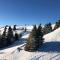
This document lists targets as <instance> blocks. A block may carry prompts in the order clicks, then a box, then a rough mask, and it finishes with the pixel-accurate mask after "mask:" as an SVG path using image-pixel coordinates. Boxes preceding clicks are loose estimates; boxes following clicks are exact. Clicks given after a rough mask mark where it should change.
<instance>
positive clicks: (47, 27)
mask: <svg viewBox="0 0 60 60" xmlns="http://www.w3.org/2000/svg"><path fill="white" fill-rule="evenodd" d="M51 31H52V26H51V23H48V24H45V26H44V28H43V33H44V34H47V33H50V32H51Z"/></svg>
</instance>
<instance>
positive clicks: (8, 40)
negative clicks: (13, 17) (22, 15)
mask: <svg viewBox="0 0 60 60" xmlns="http://www.w3.org/2000/svg"><path fill="white" fill-rule="evenodd" d="M13 41H14V39H13V31H12V28H11V26H9V29H8V33H7V44H8V45H9V44H11V43H12V42H13Z"/></svg>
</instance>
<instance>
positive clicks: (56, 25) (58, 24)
mask: <svg viewBox="0 0 60 60" xmlns="http://www.w3.org/2000/svg"><path fill="white" fill-rule="evenodd" d="M59 27H60V20H58V21H57V22H56V23H55V27H54V30H56V29H57V28H59Z"/></svg>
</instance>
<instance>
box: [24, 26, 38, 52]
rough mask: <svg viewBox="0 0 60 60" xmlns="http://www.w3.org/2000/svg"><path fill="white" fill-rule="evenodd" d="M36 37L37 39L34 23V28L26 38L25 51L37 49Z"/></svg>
mask: <svg viewBox="0 0 60 60" xmlns="http://www.w3.org/2000/svg"><path fill="white" fill-rule="evenodd" d="M36 39H37V28H36V25H34V28H33V30H32V32H31V34H30V36H29V38H28V40H27V44H26V46H25V50H27V51H35V50H37V45H36V42H37V40H36Z"/></svg>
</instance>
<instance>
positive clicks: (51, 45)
mask: <svg viewBox="0 0 60 60" xmlns="http://www.w3.org/2000/svg"><path fill="white" fill-rule="evenodd" d="M38 51H40V52H60V42H46V43H44V44H43V46H42V47H40V48H39V49H38Z"/></svg>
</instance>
